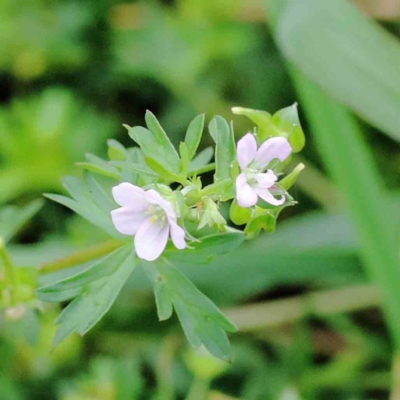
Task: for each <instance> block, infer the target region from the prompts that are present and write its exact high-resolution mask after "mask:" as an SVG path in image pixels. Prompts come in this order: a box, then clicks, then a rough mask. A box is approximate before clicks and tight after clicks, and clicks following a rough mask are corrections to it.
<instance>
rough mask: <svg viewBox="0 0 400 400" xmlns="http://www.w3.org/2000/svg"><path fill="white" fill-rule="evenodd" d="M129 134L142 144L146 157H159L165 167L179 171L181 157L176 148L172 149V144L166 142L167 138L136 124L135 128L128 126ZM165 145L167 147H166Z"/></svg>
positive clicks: (172, 170)
mask: <svg viewBox="0 0 400 400" xmlns="http://www.w3.org/2000/svg"><path fill="white" fill-rule="evenodd" d="M127 129H128V133H129V136H130V137H131V138H132V139H133V140H134V141H135V142H136V143H137V144H138V145H139V146H140V149H141V150H142V151H143V154H144V155H145V156H146V157H150V158H153V159H157V160H158V161H159V163H161V164H162V165H163V166H164V168H165V169H168V170H169V171H170V172H172V173H178V172H179V157H178V154H177V153H176V151H175V149H173V151H172V150H171V149H170V146H172V144H171V143H170V142H169V139H168V138H167V141H168V143H169V144H167V143H164V142H165V140H162V138H160V137H158V136H157V135H155V134H153V132H151V131H149V130H148V129H146V128H143V127H141V126H135V127H133V128H131V127H128V126H127ZM164 145H165V147H164Z"/></svg>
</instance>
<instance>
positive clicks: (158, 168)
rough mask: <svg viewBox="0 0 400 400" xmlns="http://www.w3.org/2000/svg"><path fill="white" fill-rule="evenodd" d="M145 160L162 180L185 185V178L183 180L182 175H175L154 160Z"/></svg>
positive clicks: (147, 158) (146, 158) (148, 158)
mask: <svg viewBox="0 0 400 400" xmlns="http://www.w3.org/2000/svg"><path fill="white" fill-rule="evenodd" d="M144 160H145V161H146V164H147V165H148V166H149V167H150V168H151V169H152V170H153V171H154V172H156V173H157V174H158V175H159V176H160V177H161V178H162V179H164V180H166V181H169V182H179V183H182V184H184V183H185V178H183V177H182V176H181V175H178V174H174V173H173V172H170V171H168V170H167V169H165V168H164V166H163V165H162V164H160V163H159V162H157V161H156V160H154V159H153V158H150V157H145V158H144Z"/></svg>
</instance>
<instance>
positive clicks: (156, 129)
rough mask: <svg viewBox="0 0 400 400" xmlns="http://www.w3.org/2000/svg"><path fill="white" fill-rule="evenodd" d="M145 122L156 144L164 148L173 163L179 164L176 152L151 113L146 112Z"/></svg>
mask: <svg viewBox="0 0 400 400" xmlns="http://www.w3.org/2000/svg"><path fill="white" fill-rule="evenodd" d="M145 120H146V125H147V127H148V128H149V129H150V131H151V133H152V134H153V135H154V137H155V138H156V140H157V142H158V144H159V145H160V146H162V147H163V148H164V150H165V151H166V153H167V154H168V156H169V157H171V159H174V162H176V163H179V156H178V153H177V152H176V150H175V148H174V146H173V145H172V143H171V141H170V140H169V138H168V136H167V134H166V133H165V131H164V129H163V128H162V126H161V124H160V123H159V122H158V119H157V118H156V116H155V115H154V114H153V113H152V112H151V111H149V110H147V111H146V115H145Z"/></svg>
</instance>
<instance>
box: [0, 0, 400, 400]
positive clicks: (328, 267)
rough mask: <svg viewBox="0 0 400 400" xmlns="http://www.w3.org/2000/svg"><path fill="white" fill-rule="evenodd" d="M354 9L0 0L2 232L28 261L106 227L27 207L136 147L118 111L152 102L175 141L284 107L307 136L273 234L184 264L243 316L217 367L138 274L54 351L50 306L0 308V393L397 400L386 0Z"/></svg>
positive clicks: (121, 399) (120, 398) (399, 29)
mask: <svg viewBox="0 0 400 400" xmlns="http://www.w3.org/2000/svg"><path fill="white" fill-rule="evenodd" d="M353 3H357V4H356V5H354V4H351V2H350V1H347V0H332V1H330V2H321V1H320V0H266V1H263V0H247V1H244V0H243V1H242V0H203V1H196V0H165V1H161V0H160V1H156V0H154V1H140V2H123V1H101V2H98V1H94V0H81V1H78V0H64V1H61V0H59V1H57V0H52V1H49V0H25V1H23V0H2V1H1V2H0V236H2V237H3V238H7V239H10V244H9V249H10V253H11V256H12V258H13V260H14V262H15V263H16V264H17V265H19V266H21V267H28V268H26V271H29V268H39V267H40V266H41V265H42V264H43V263H46V262H48V261H50V260H54V259H57V258H60V257H62V256H65V255H68V254H70V253H71V252H73V251H77V250H79V249H83V248H85V247H87V246H89V245H95V244H97V243H99V242H101V241H102V240H103V239H104V237H103V235H102V233H100V232H99V231H98V229H97V228H95V227H93V226H91V225H90V224H89V223H87V222H85V221H84V220H82V219H81V218H80V217H78V216H76V215H74V214H73V213H72V212H70V211H69V210H67V209H65V208H63V207H61V206H59V205H57V204H55V203H51V202H50V201H45V202H44V205H43V206H42V207H41V208H40V204H38V203H32V201H34V200H35V199H38V198H41V196H42V193H43V192H60V193H61V192H63V188H62V185H61V180H60V178H61V177H62V176H63V175H79V174H80V173H81V172H80V171H79V169H78V168H77V167H76V166H74V163H75V162H77V161H80V160H83V158H84V155H85V153H86V152H92V153H95V154H98V155H99V156H102V155H104V154H105V153H106V139H107V138H115V139H117V140H119V141H120V142H121V143H123V144H125V145H131V141H130V139H129V137H128V135H127V134H126V131H125V129H124V128H122V123H127V124H129V125H131V126H133V125H141V124H143V117H144V113H145V110H147V109H149V110H151V111H152V112H154V113H155V114H156V115H157V117H158V118H159V120H160V121H161V123H162V125H163V126H164V128H165V130H166V131H167V133H168V134H169V136H170V138H171V140H172V141H173V142H174V143H175V144H178V143H179V141H180V140H181V139H182V138H183V135H184V132H185V130H186V127H187V125H188V123H189V122H190V121H191V120H192V118H193V117H194V116H195V115H197V114H199V113H202V112H205V113H206V118H207V121H208V120H210V119H211V118H212V116H213V115H215V114H219V115H223V116H224V117H225V118H227V119H228V120H233V121H234V123H235V132H236V135H237V139H239V138H240V137H241V136H242V135H243V134H245V133H246V132H247V130H249V129H251V125H250V124H249V123H248V122H247V121H246V120H245V119H244V118H243V117H239V116H233V115H232V114H231V111H230V109H231V107H232V106H243V107H248V108H255V109H261V110H267V111H269V112H275V111H276V110H278V109H279V108H282V107H285V106H288V105H291V104H293V103H294V102H296V101H297V102H298V103H299V113H300V118H301V120H302V124H303V128H304V130H305V132H306V135H307V146H306V148H305V151H304V152H303V153H302V155H301V159H300V158H297V159H295V160H293V161H294V162H303V163H305V164H306V170H305V171H304V173H303V174H302V176H301V178H300V179H299V181H298V183H297V184H296V186H295V188H294V189H293V190H292V195H293V196H294V198H295V199H296V200H297V201H298V202H299V204H298V205H297V206H296V207H293V208H292V209H288V210H285V212H284V213H283V215H282V216H281V218H280V224H279V226H278V229H277V231H276V233H274V234H273V235H267V234H264V235H261V236H260V237H259V238H257V239H256V240H254V241H251V242H249V243H246V245H244V246H243V247H240V249H239V250H237V251H234V252H232V253H230V254H226V255H224V256H220V257H219V258H217V259H216V260H215V261H213V262H212V263H211V264H209V265H205V266H187V267H186V268H185V269H184V272H185V273H186V274H187V275H188V276H189V277H190V278H191V279H192V280H193V281H194V282H195V284H196V285H197V286H198V287H199V288H200V289H201V290H202V291H204V293H206V294H207V295H208V296H209V297H210V298H211V299H213V300H214V301H215V302H216V304H218V305H219V306H220V307H222V308H223V309H224V310H226V312H227V315H228V316H230V317H231V318H232V319H233V321H234V322H236V323H237V325H238V326H239V328H240V332H239V333H238V334H235V335H231V340H232V345H233V353H234V361H233V362H232V364H231V365H227V364H226V365H225V364H220V363H219V362H216V361H214V360H211V359H208V358H207V357H206V356H204V354H199V353H195V352H193V350H191V349H190V348H189V346H188V344H187V342H186V339H185V338H184V337H183V335H182V333H181V330H180V327H179V325H178V323H177V321H176V319H175V318H173V320H172V321H168V322H163V323H159V322H158V321H157V317H156V310H155V305H154V299H153V295H152V293H151V290H150V287H149V284H148V283H147V281H146V280H145V278H144V277H143V276H141V275H140V274H136V273H135V274H134V276H133V277H132V279H131V280H130V281H129V282H128V284H127V285H126V287H125V288H124V290H123V291H122V293H121V295H120V296H119V298H118V300H117V302H116V304H115V305H114V306H113V307H112V309H111V310H110V312H109V313H108V314H107V315H106V316H105V318H104V319H103V320H102V321H101V322H100V323H99V324H98V325H97V326H96V327H95V329H93V330H92V331H91V332H89V333H88V334H87V335H86V336H85V337H84V338H80V337H79V336H73V337H71V338H69V339H67V340H66V341H65V342H64V343H63V344H61V345H60V346H59V347H58V348H56V349H55V350H53V351H51V339H52V336H53V334H54V331H55V327H54V325H53V321H54V319H55V317H56V315H57V313H58V312H59V310H60V307H54V306H49V305H48V304H47V305H43V304H39V303H38V302H35V301H34V300H32V301H31V303H30V305H31V306H32V307H27V309H26V310H25V313H24V315H23V317H21V318H16V317H15V315H11V316H10V315H8V318H7V316H2V317H1V318H2V319H1V322H0V359H1V362H0V399H1V400H25V399H29V400H31V399H32V400H36V399H40V400H50V399H57V400H139V399H157V400H178V399H188V400H196V399H197V400H201V399H204V400H205V399H208V400H229V399H231V400H234V399H245V400H264V399H265V400H269V399H271V400H275V399H276V400H301V399H303V400H319V399H321V400H322V399H323V400H329V399H339V400H341V399H343V400H344V399H346V400H365V399H388V398H389V393H391V399H392V400H396V399H398V398H400V397H396V396H400V388H399V382H398V381H399V380H400V373H399V372H397V374H396V365H397V364H396V362H395V363H394V373H392V372H391V371H392V362H393V357H394V355H395V353H396V351H395V348H399V347H400V346H399V345H400V334H399V329H400V269H399V266H400V263H399V260H398V257H399V246H398V238H399V235H398V226H399V222H400V212H399V210H400V201H399V200H400V197H399V187H400V178H399V177H400V174H399V173H400V151H399V150H400V146H399V141H400V40H399V37H400V23H399V21H400V2H399V1H395V0H376V1H368V0H359V1H357V2H353ZM360 10H361V11H360ZM208 144H210V140H209V139H207V135H205V139H204V143H202V146H203V147H205V146H207V145H208ZM39 208H40V210H39ZM37 210H39V211H37ZM35 211H37V212H36V213H35ZM33 214H34V215H33ZM31 215H32V218H31V219H30V221H29V223H25V220H26V219H28V217H29V216H31ZM25 217H26V218H25ZM18 218H21V224H19V225H20V226H18V229H14V231H15V232H14V231H13V232H10V231H9V226H10V225H11V224H12V222H15V221H17V220H18ZM11 236H12V239H11ZM0 265H1V264H0ZM24 271H25V269H24ZM67 272H68V271H67ZM2 274H3V273H2ZM27 275H29V272H27ZM50 275H51V274H50ZM58 277H59V276H58ZM54 279H56V278H55V277H54V276H49V274H46V275H44V276H43V277H41V283H46V282H48V281H51V280H54ZM382 301H383V304H384V306H383V312H382V307H381V304H382ZM61 306H62V305H61ZM37 308H39V311H38V310H37ZM17 314H18V312H17ZM17 316H18V315H17Z"/></svg>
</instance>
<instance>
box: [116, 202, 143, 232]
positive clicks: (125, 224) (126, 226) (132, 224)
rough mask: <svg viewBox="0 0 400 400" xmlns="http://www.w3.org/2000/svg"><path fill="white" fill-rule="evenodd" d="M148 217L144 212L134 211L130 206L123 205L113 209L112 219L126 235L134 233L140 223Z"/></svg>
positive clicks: (118, 229) (117, 227) (119, 230)
mask: <svg viewBox="0 0 400 400" xmlns="http://www.w3.org/2000/svg"><path fill="white" fill-rule="evenodd" d="M146 218H147V215H146V214H145V213H144V212H138V213H137V212H134V211H132V210H131V209H129V208H126V207H121V208H117V209H116V210H113V211H111V219H112V222H113V224H114V226H115V229H117V231H118V232H121V233H122V234H124V235H134V234H136V231H137V230H138V229H139V227H140V225H141V224H142V223H143V221H144V220H145V219H146Z"/></svg>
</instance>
